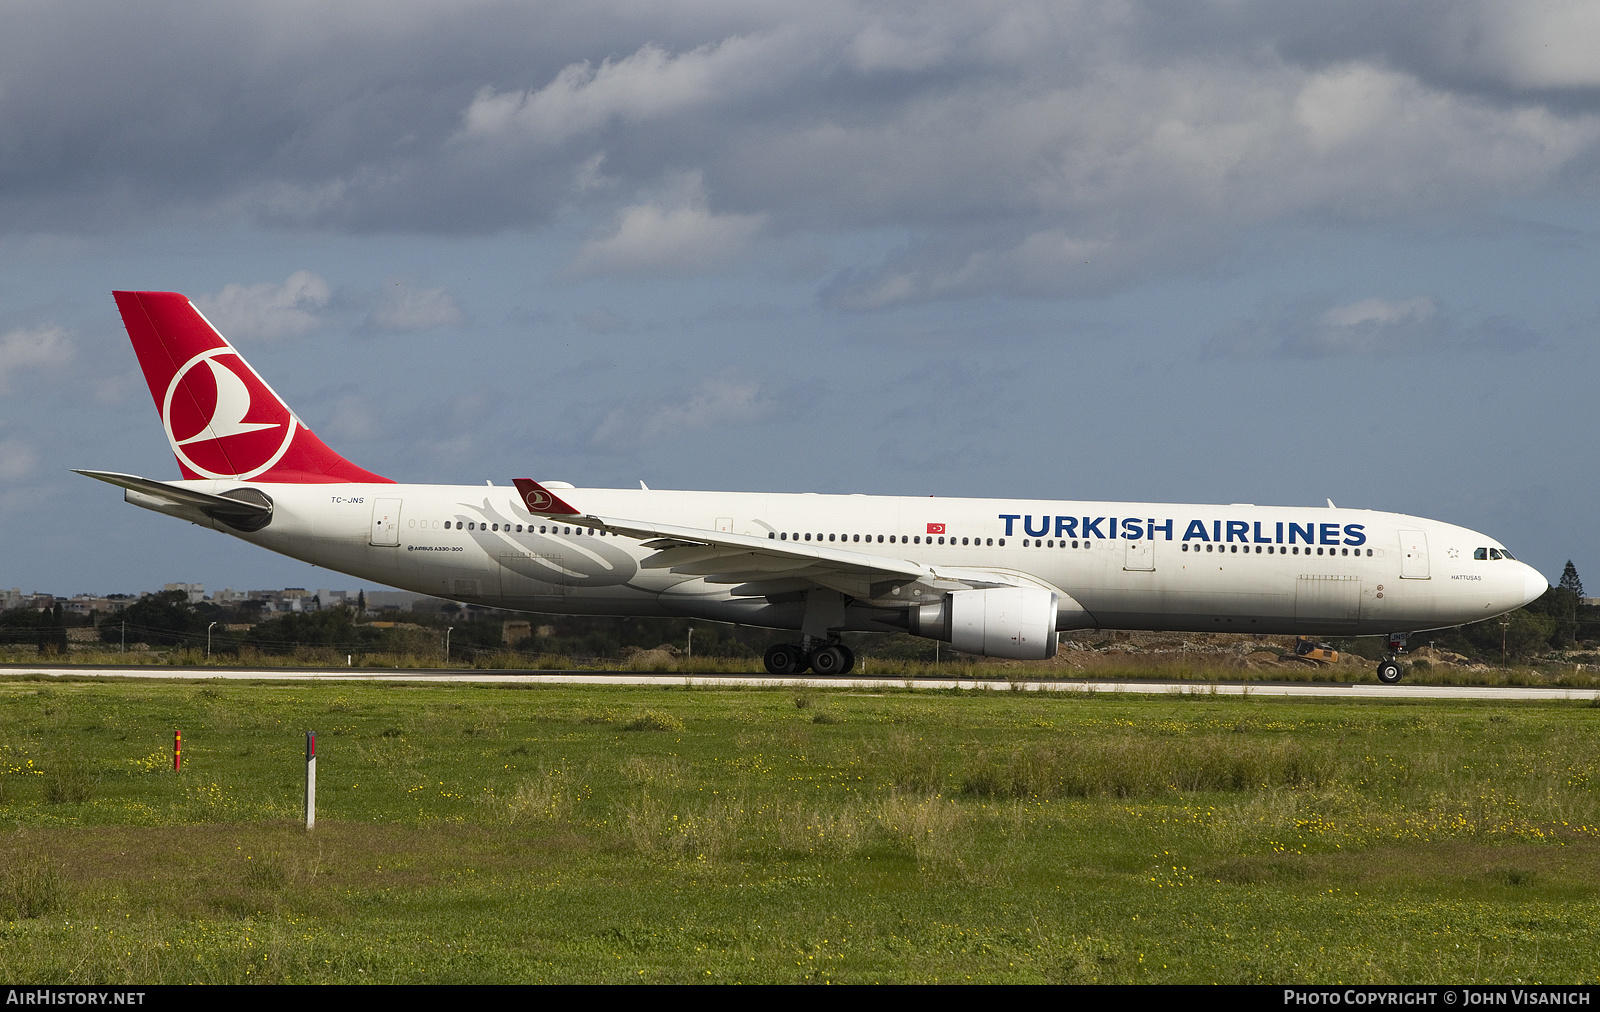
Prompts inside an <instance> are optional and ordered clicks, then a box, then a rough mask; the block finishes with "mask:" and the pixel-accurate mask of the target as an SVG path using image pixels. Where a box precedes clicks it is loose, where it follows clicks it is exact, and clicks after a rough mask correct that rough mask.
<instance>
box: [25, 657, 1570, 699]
mask: <svg viewBox="0 0 1600 1012" xmlns="http://www.w3.org/2000/svg"><path fill="white" fill-rule="evenodd" d="M26 674H42V675H50V676H53V677H63V676H70V677H77V678H117V679H124V678H153V679H167V680H178V681H185V680H187V681H199V680H204V679H211V678H216V679H225V680H241V681H276V682H306V681H309V682H444V683H448V682H457V683H462V684H472V683H479V684H507V683H510V684H517V683H523V684H540V683H543V684H551V685H704V686H719V685H726V686H757V687H761V686H769V687H781V686H790V687H797V688H798V687H804V686H814V687H819V688H821V687H826V688H849V689H866V690H870V689H885V688H896V689H991V690H995V691H1000V692H1004V691H1010V690H1013V689H1015V690H1017V691H1022V692H1061V693H1075V692H1082V693H1098V692H1128V693H1141V694H1145V695H1189V694H1192V695H1209V694H1212V693H1215V694H1216V695H1219V696H1333V697H1346V698H1377V699H1503V700H1512V699H1543V700H1561V699H1581V700H1592V699H1596V698H1600V689H1568V688H1550V687H1546V686H1520V685H1509V686H1500V685H1407V684H1405V683H1404V682H1402V683H1401V684H1399V685H1378V684H1375V683H1367V684H1363V683H1350V682H1321V683H1318V682H1270V681H1262V682H1170V681H1095V680H1080V679H1059V680H1058V679H1051V680H1049V681H1018V682H1015V683H1013V682H1009V681H1006V680H1005V679H998V678H994V679H989V678H920V677H919V678H911V679H908V678H904V677H901V678H874V677H872V676H870V675H844V676H842V677H837V678H821V677H818V676H816V675H808V676H803V677H802V676H782V675H769V674H764V673H759V674H748V675H712V674H705V675H702V674H692V675H670V674H650V673H642V672H633V671H616V672H607V671H515V670H506V671H494V670H483V671H480V670H456V669H451V670H445V669H428V668H405V669H395V670H392V671H391V670H387V669H378V668H211V667H201V668H182V667H167V666H165V665H157V666H151V667H136V666H131V665H130V666H127V667H91V666H87V665H85V666H78V665H60V666H55V667H46V666H39V665H25V664H4V665H0V675H26Z"/></svg>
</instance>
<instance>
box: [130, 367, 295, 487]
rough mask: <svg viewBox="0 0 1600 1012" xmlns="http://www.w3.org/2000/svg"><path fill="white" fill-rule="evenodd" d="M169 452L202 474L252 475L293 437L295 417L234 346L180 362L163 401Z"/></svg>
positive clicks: (272, 460) (276, 456) (278, 456)
mask: <svg viewBox="0 0 1600 1012" xmlns="http://www.w3.org/2000/svg"><path fill="white" fill-rule="evenodd" d="M161 422H162V424H163V425H164V426H165V427H166V430H167V439H168V440H170V441H171V443H172V451H173V452H174V453H176V454H177V455H178V460H179V461H181V462H182V463H183V465H184V466H185V467H187V468H189V469H190V470H191V471H194V472H195V473H196V474H198V475H200V476H201V477H203V478H253V477H255V476H256V475H258V474H261V473H262V472H263V471H267V470H269V469H270V468H271V467H272V466H273V465H274V464H276V463H277V462H278V461H279V459H281V458H282V457H283V455H284V453H285V452H287V451H288V449H289V444H290V443H291V442H292V441H293V440H294V434H295V430H296V429H297V428H299V423H298V420H297V419H296V418H295V417H294V415H293V414H292V413H291V412H290V411H289V409H288V408H286V407H284V405H283V403H282V402H281V401H279V400H278V398H277V396H276V395H275V394H273V392H272V391H271V390H269V389H268V388H267V385H266V384H265V383H263V382H262V381H261V377H259V376H257V375H256V374H255V372H254V371H253V370H252V369H251V368H250V367H249V366H248V365H246V364H245V361H244V359H242V358H240V357H239V355H238V353H237V352H235V351H234V350H233V349H232V348H211V349H209V350H207V351H203V352H201V353H200V354H198V355H196V356H194V357H193V358H191V359H190V360H189V361H187V362H185V363H184V364H183V367H182V368H180V369H179V370H178V371H177V373H175V374H174V375H173V377H172V382H171V383H169V384H167V395H166V397H165V398H164V400H163V401H162V405H161Z"/></svg>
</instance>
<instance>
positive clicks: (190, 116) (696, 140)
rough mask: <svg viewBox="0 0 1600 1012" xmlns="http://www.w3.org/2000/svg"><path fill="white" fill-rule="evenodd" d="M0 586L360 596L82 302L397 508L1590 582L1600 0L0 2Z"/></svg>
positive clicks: (1599, 229)
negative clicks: (144, 323) (224, 343)
mask: <svg viewBox="0 0 1600 1012" xmlns="http://www.w3.org/2000/svg"><path fill="white" fill-rule="evenodd" d="M3 9H4V11H5V25H6V31H5V32H4V33H3V34H0V265H3V266H0V405H3V408H0V524H4V529H5V530H6V531H7V532H9V533H8V536H7V537H6V539H5V551H4V554H3V556H0V584H4V585H5V586H7V587H10V586H21V587H22V588H23V589H24V590H35V589H36V590H42V591H50V592H54V593H59V594H71V593H78V592H89V591H92V592H108V591H134V590H139V589H145V588H150V587H153V586H158V585H159V584H161V583H164V582H169V581H180V580H181V581H201V582H204V583H205V584H206V585H207V586H208V588H220V587H222V586H232V587H274V586H283V585H285V584H288V585H294V586H312V587H315V586H331V587H341V586H345V585H347V584H349V583H351V581H349V580H348V579H347V578H344V577H339V576H336V575H333V574H328V573H324V572H321V571H318V570H313V569H311V568H310V567H306V566H303V565H301V564H299V563H294V562H291V561H289V560H283V559H279V558H277V557H275V556H271V555H268V554H265V553H261V552H258V551H255V550H253V549H249V548H248V547H246V546H242V545H240V544H238V543H237V542H233V541H231V540H230V539H226V538H223V537H221V536H219V535H215V534H211V533H208V532H202V531H200V530H197V529H193V528H186V527H185V526H183V525H182V524H180V523H178V522H175V521H173V520H170V519H168V518H165V517H161V516H158V515H156V514H153V513H149V512H146V511H143V510H139V509H137V508H134V507H131V506H126V505H124V504H123V503H122V502H121V501H120V496H119V494H118V493H117V492H116V491H115V490H114V489H111V488H109V487H106V486H103V485H99V484H97V483H95V482H91V481H89V480H87V479H84V478H80V477H78V476H76V475H73V474H71V473H69V472H68V470H67V469H68V468H70V467H89V468H103V469H108V470H121V471H132V472H136V473H140V474H145V475H149V476H152V477H164V478H173V477H177V467H176V464H175V463H174V461H173V459H172V456H171V453H170V452H169V450H168V448H167V446H166V442H165V440H164V438H163V437H162V433H161V429H160V425H159V423H158V419H157V416H156V412H155V409H154V406H153V405H152V403H151V401H150V397H149V395H148V393H147V391H146V389H145V386H144V383H143V380H142V377H141V376H140V375H139V373H138V371H137V365H136V362H135V360H134V357H133V354H132V351H131V348H130V347H129V345H128V342H127V339H126V336H125V335H124V333H123V331H122V328H121V325H120V323H119V320H118V318H117V315H116V309H115V305H114V304H113V302H112V300H111V296H110V292H111V290H112V289H113V288H143V289H161V290H172V291H181V292H184V293H186V294H188V295H189V296H191V297H192V298H194V299H195V301H196V302H197V303H198V304H200V305H201V306H202V308H204V309H205V311H206V312H207V313H208V314H209V315H210V316H211V317H212V319H213V320H214V321H215V322H216V323H217V324H218V325H219V326H220V327H221V328H222V329H223V331H224V333H226V334H227V335H228V336H229V337H230V338H231V339H232V340H233V341H234V343H235V344H236V345H237V346H238V347H239V348H240V350H241V351H243V352H244V353H245V355H246V356H247V357H249V359H250V360H251V362H252V364H254V365H255V366H256V368H257V369H258V370H259V371H260V372H261V373H262V374H263V375H265V376H266V377H267V378H268V380H269V381H270V382H272V384H273V385H274V386H275V387H276V388H277V389H278V391H279V392H280V393H282V394H283V395H284V396H285V397H286V398H287V399H288V400H289V401H290V402H291V404H292V405H293V406H294V407H295V409H296V410H297V412H298V413H299V414H300V415H301V416H302V417H303V418H304V419H305V420H306V422H307V423H308V424H310V425H311V426H312V428H314V429H315V430H317V432H318V434H319V435H321V436H322V437H323V438H324V440H325V441H327V442H328V443H329V444H330V445H332V446H333V447H335V448H336V449H338V450H340V451H341V452H342V453H343V454H344V455H345V456H347V457H350V458H351V459H353V460H355V461H356V462H357V463H359V464H361V465H363V466H365V467H368V468H370V469H372V470H374V471H377V472H379V473H381V474H385V475H388V476H390V477H393V478H395V479H397V480H401V481H417V482H431V481H439V482H470V483H474V484H481V483H482V482H483V481H484V480H486V479H492V480H494V481H495V482H496V483H497V484H505V483H508V482H509V481H510V479H511V478H514V477H519V476H523V475H527V476H532V477H536V478H555V479H562V480H567V481H572V482H575V483H577V484H579V485H601V486H629V487H631V486H635V485H636V484H637V482H638V481H639V480H640V479H643V480H645V481H647V482H648V483H649V484H650V485H651V487H654V488H713V489H749V490H778V491H819V492H877V493H891V494H911V495H929V494H938V495H973V496H1017V497H1040V498H1085V499H1102V498H1103V499H1136V500H1154V501H1168V502H1171V501H1176V502H1224V503H1226V502H1256V503H1271V504H1321V503H1322V502H1323V501H1324V500H1325V499H1327V498H1330V497H1331V498H1332V499H1333V500H1334V501H1335V502H1336V503H1338V504H1339V505H1341V506H1359V507H1370V508H1374V509H1385V510H1395V511H1401V512H1408V513H1414V514H1419V515H1422V516H1427V517H1433V518H1436V519H1441V520H1448V521H1451V522H1455V523H1460V524H1464V525H1466V526H1469V527H1473V528H1476V529H1478V530H1483V531H1487V532H1489V533H1491V534H1493V535H1494V536H1496V537H1499V538H1500V539H1502V540H1503V541H1504V542H1505V543H1506V544H1507V545H1509V546H1511V548H1512V550H1513V551H1516V552H1518V553H1519V555H1521V556H1522V557H1523V558H1525V559H1527V560H1529V561H1530V562H1532V563H1533V564H1534V565H1535V566H1537V567H1539V568H1540V569H1541V570H1543V571H1544V573H1545V574H1546V576H1547V577H1549V578H1551V579H1555V578H1556V577H1557V576H1559V574H1560V570H1561V566H1562V564H1563V563H1564V562H1565V561H1566V560H1567V559H1568V558H1571V559H1574V560H1575V561H1576V562H1577V565H1578V568H1579V572H1580V573H1588V574H1589V575H1590V580H1591V583H1592V584H1594V585H1595V588H1594V589H1595V590H1600V547H1597V545H1596V538H1595V535H1594V531H1595V530H1596V528H1597V526H1600V506H1597V504H1600V469H1597V468H1596V467H1595V466H1594V459H1593V453H1592V450H1591V447H1592V446H1593V445H1594V440H1595V435H1596V433H1597V432H1600V409H1597V407H1596V396H1595V392H1596V385H1597V384H1596V380H1597V379H1600V369H1597V365H1600V362H1597V353H1596V335H1597V331H1600V285H1597V283H1596V282H1597V280H1600V278H1597V267H1600V202H1597V200H1596V197H1597V190H1600V6H1597V5H1596V4H1594V3H1592V2H1563V0H1550V2H1539V0H1517V2H1503V3H1502V2H1492V0H1478V2H1473V0H1441V2H1431V0H1415V2H1406V0H1372V2H1361V0H1354V2H1345V3H1324V4H1315V5H1303V4H1283V3H1270V2H1264V0H1263V2H1254V0H1216V2H1195V0H1183V2H1142V3H1141V2H1121V3H1112V2H1107V3H1070V2H1067V3H1026V2H1023V3H982V2H973V0H963V2H959V3H948V4H939V3H915V4H912V3H898V4H897V3H878V4H873V3H838V2H829V0H806V2H804V3H785V2H767V3H750V2H739V3H731V2H727V3H719V2H704V3H673V2H670V0H666V2H653V3H648V4H642V3H638V4H636V3H607V2H604V0H584V2H581V3H559V2H554V3H507V2H468V0H456V2H443V0H432V2H429V0H384V2H382V3H360V2H346V3H340V4H327V3H321V2H319V3H303V2H293V0H274V2H272V3H251V2H240V3H234V4H226V5H218V4H200V3H189V2H183V0H171V2H160V0H156V2H151V3H143V4H137V5H129V4H126V3H123V2H104V3H99V2H94V0H84V2H79V3H74V4H56V3H46V2H26V0H7V2H5V3H4V7H3Z"/></svg>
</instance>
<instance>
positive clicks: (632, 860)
mask: <svg viewBox="0 0 1600 1012" xmlns="http://www.w3.org/2000/svg"><path fill="white" fill-rule="evenodd" d="M1597 722H1600V709H1596V708H1593V707H1590V706H1588V705H1586V704H1583V703H1550V704H1490V703H1440V702H1415V701H1400V700H1396V701H1374V702H1344V701H1287V700H1281V699H1263V698H1257V697H1251V698H1245V699H1238V698H1233V699H1229V698H1221V697H1215V696H1211V695H1208V694H1206V693H1205V692H1204V690H1203V689H1197V690H1196V691H1195V692H1192V693H1187V694H1183V695H1169V696H1155V697H1145V698H1131V697H1126V696H1108V695H1099V696H1095V695H1087V694H1084V693H1082V692H1068V691H1063V692H1059V693H1053V692H1045V693H1025V694H1024V693H1012V692H1006V691H993V692H973V693H959V694H958V693H943V692H929V691H917V692H908V691H884V692H881V693H876V694H867V693H863V692H852V691H847V690H843V689H809V690H804V691H796V690H786V691H785V690H773V689H759V690H757V689H752V690H744V691H739V690H726V689H706V688H693V689H689V688H667V689H660V688H621V687H618V688H592V687H583V688H577V687H574V688H564V687H535V688H522V687H518V688H500V687H494V688H489V687H484V688H477V687H464V686H444V687H441V686H383V685H360V684H350V683H342V684H307V683H298V684H294V685H283V684H272V683H259V684H241V683H226V684H223V683H199V684H183V685H173V684H166V683H139V682H129V683H118V684H112V683H104V682H99V683H97V682H90V681H54V680H48V679H46V680H39V679H33V680H28V679H20V678H14V679H11V680H7V681H3V682H0V814H3V816H4V825H5V827H6V828H5V830H4V833H5V834H6V836H8V837H9V838H8V839H6V840H5V841H4V846H3V847H0V975H3V976H5V977H7V978H10V979H13V980H29V981H41V982H46V981H47V982H63V983H66V982H117V981H128V982H139V983H161V982H191V981H192V982H208V983H222V982H239V981H252V980H262V981H273V982H319V981H328V982H340V983H349V982H366V981H370V982H374V983H402V982H513V981H552V982H556V981H595V982H612V981H650V982H663V981H682V982H690V981H716V982H733V981H751V982H793V981H843V982H864V981H969V980H970V981H1016V982H1051V981H1066V982H1071V981H1084V982H1088V981H1107V982H1118V981H1123V982H1146V981H1148V982H1158V981H1159V982H1192V981H1226V982H1256V981H1266V982H1285V981H1296V982H1338V981H1351V982H1353V981H1373V982H1386V981H1391V982H1403V981H1446V980H1447V981H1454V982H1473V981H1483V982H1494V981H1501V982H1510V981H1525V982H1534V981H1546V982H1551V981H1554V982H1576V981H1583V982H1593V981H1595V980H1596V978H1597V977H1600V735H1597V734H1596V730H1597ZM175 728H179V729H182V731H183V734H184V760H185V762H184V769H183V770H182V772H181V773H177V774H174V772H173V770H172V755H171V748H172V732H173V730H174V729H175ZM308 729H310V730H315V731H316V732H317V733H318V742H319V750H318V751H319V767H320V768H319V777H318V798H319V805H318V822H317V828H316V829H315V830H314V831H313V832H311V833H307V832H305V830H304V829H303V827H302V826H301V825H300V820H301V782H302V775H303V768H304V767H303V761H302V751H301V750H302V746H303V740H304V738H303V735H304V732H305V731H306V730H308Z"/></svg>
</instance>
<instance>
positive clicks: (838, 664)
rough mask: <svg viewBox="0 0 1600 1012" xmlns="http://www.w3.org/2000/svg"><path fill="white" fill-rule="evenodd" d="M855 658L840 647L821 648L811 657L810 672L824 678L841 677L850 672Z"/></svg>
mask: <svg viewBox="0 0 1600 1012" xmlns="http://www.w3.org/2000/svg"><path fill="white" fill-rule="evenodd" d="M854 661H855V658H854V657H853V656H851V654H850V651H848V650H846V649H845V648H844V647H842V646H837V645H836V646H829V647H823V648H822V649H821V650H818V651H817V652H816V653H813V654H812V655H811V670H812V671H815V672H816V673H817V674H819V675H822V676H824V677H827V676H830V675H842V674H844V673H845V672H846V671H849V670H850V665H851V664H852V663H854Z"/></svg>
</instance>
